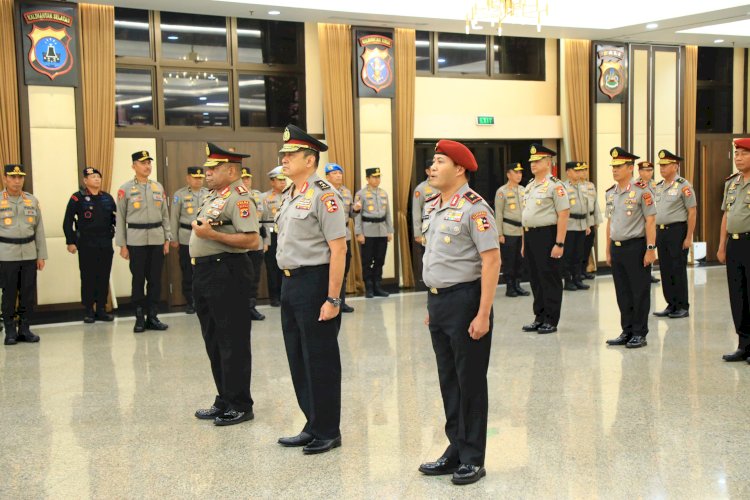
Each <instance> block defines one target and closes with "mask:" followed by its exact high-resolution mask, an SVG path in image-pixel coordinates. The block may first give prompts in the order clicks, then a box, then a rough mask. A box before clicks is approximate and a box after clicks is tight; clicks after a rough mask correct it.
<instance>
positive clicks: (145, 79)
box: [115, 68, 154, 127]
mask: <svg viewBox="0 0 750 500" xmlns="http://www.w3.org/2000/svg"><path fill="white" fill-rule="evenodd" d="M152 88H153V85H152V78H151V70H149V69H131V68H117V71H116V73H115V125H117V126H118V127H126V126H130V125H153V124H154V107H153V100H152V95H153V92H152Z"/></svg>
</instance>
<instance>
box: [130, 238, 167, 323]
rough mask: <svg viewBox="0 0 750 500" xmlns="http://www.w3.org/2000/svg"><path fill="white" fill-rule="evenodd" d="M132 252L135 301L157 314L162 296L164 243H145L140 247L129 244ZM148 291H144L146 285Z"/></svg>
mask: <svg viewBox="0 0 750 500" xmlns="http://www.w3.org/2000/svg"><path fill="white" fill-rule="evenodd" d="M128 253H130V274H132V275H133V281H132V292H131V295H130V298H131V300H132V301H133V303H134V304H135V305H136V306H138V307H143V308H145V309H147V310H148V312H149V314H156V313H157V311H158V307H159V298H160V297H161V268H162V264H163V263H164V246H163V245H144V246H140V247H136V246H130V245H128ZM146 284H148V285H147V292H146V293H145V294H144V293H143V287H144V285H146Z"/></svg>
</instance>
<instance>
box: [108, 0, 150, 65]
mask: <svg viewBox="0 0 750 500" xmlns="http://www.w3.org/2000/svg"><path fill="white" fill-rule="evenodd" d="M150 47H151V44H150V41H149V23H148V11H147V10H137V9H122V8H120V7H115V55H117V56H120V57H151V49H150Z"/></svg>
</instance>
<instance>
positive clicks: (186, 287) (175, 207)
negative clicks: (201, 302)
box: [170, 167, 208, 314]
mask: <svg viewBox="0 0 750 500" xmlns="http://www.w3.org/2000/svg"><path fill="white" fill-rule="evenodd" d="M205 178H206V170H205V169H204V168H203V167H188V168H187V175H186V177H185V181H186V184H187V185H186V186H183V187H181V188H180V189H178V190H177V191H176V192H175V193H174V199H173V200H172V208H171V214H170V215H171V218H170V227H172V228H173V230H174V231H176V232H177V238H176V240H175V241H172V243H171V244H172V248H179V253H180V271H181V272H182V295H183V296H184V297H185V301H186V302H187V305H186V307H185V312H186V313H188V314H194V313H195V304H194V303H193V265H192V264H191V263H190V247H189V245H190V232H191V231H192V230H193V226H192V222H193V221H194V220H195V216H196V215H197V214H198V210H199V209H200V207H201V205H202V204H203V198H205V197H206V195H207V194H208V189H206V188H204V187H203V179H205Z"/></svg>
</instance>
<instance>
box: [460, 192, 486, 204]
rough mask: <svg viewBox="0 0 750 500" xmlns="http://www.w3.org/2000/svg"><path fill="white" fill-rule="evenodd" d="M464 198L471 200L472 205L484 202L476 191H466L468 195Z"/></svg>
mask: <svg viewBox="0 0 750 500" xmlns="http://www.w3.org/2000/svg"><path fill="white" fill-rule="evenodd" d="M464 198H466V199H467V200H469V203H471V204H472V205H474V204H476V203H478V202H480V201H482V197H481V196H479V195H478V194H477V193H475V192H474V191H466V193H464Z"/></svg>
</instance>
